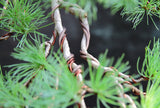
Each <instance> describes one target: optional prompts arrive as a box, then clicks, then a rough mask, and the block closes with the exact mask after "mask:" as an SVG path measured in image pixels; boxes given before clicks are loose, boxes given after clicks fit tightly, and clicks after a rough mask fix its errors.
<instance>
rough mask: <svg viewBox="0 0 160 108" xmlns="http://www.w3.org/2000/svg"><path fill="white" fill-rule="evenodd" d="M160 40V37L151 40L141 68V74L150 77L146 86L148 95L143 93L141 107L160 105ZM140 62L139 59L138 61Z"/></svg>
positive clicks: (152, 107)
mask: <svg viewBox="0 0 160 108" xmlns="http://www.w3.org/2000/svg"><path fill="white" fill-rule="evenodd" d="M159 52H160V42H159V39H158V40H157V41H156V40H155V39H154V40H153V45H151V41H150V42H149V44H148V46H147V47H146V48H145V58H144V61H143V65H142V69H141V71H140V70H139V74H141V75H143V76H146V77H148V78H149V79H150V80H149V81H148V84H147V87H146V96H144V95H141V107H142V108H158V107H159V106H160V103H159V101H158V100H159V99H160V87H159V85H160V80H159V78H160V64H159V60H160V53H159ZM137 64H139V59H138V63H137Z"/></svg>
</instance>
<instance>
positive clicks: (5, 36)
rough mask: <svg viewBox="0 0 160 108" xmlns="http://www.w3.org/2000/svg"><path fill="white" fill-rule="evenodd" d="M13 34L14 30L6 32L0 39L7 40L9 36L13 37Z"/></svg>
mask: <svg viewBox="0 0 160 108" xmlns="http://www.w3.org/2000/svg"><path fill="white" fill-rule="evenodd" d="M12 35H14V33H13V32H9V33H6V34H5V35H3V36H1V37H0V41H1V40H7V39H8V38H9V37H11V36H12Z"/></svg>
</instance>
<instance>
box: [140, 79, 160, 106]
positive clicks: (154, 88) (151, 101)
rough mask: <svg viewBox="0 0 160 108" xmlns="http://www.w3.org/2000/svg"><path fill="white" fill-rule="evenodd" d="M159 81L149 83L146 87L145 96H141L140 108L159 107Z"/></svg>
mask: <svg viewBox="0 0 160 108" xmlns="http://www.w3.org/2000/svg"><path fill="white" fill-rule="evenodd" d="M159 85H160V80H159V79H156V80H153V81H150V83H149V84H148V85H147V88H148V89H147V92H146V93H147V95H146V96H143V95H141V108H158V107H159V106H160V103H159V99H160V86H159Z"/></svg>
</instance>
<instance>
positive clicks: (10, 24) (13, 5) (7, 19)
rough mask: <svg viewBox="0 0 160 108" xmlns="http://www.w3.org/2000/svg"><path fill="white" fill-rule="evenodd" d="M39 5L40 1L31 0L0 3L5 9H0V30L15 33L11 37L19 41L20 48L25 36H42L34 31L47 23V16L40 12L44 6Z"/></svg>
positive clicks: (13, 0) (3, 1)
mask: <svg viewBox="0 0 160 108" xmlns="http://www.w3.org/2000/svg"><path fill="white" fill-rule="evenodd" d="M40 3H41V1H36V2H35V1H33V0H8V3H6V1H5V0H1V1H0V4H1V5H3V6H4V7H5V8H3V7H1V8H0V12H1V16H0V19H1V20H0V29H2V30H5V31H8V32H15V35H13V37H14V38H15V39H16V40H19V41H21V42H20V45H19V46H20V47H21V45H22V44H23V43H24V41H25V40H26V38H27V36H31V34H30V33H34V34H40V35H43V34H42V33H40V32H38V31H36V30H38V29H39V28H40V26H42V24H44V23H45V22H46V21H47V18H48V16H49V14H48V15H47V16H45V14H44V13H45V11H43V10H42V8H43V7H44V6H43V5H40Z"/></svg>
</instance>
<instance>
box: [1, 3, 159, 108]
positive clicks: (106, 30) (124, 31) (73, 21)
mask: <svg viewBox="0 0 160 108" xmlns="http://www.w3.org/2000/svg"><path fill="white" fill-rule="evenodd" d="M61 13H62V14H61V15H62V21H63V26H64V27H66V29H67V39H68V41H69V45H70V49H71V52H72V53H73V54H74V55H75V59H76V63H77V64H83V63H85V62H84V60H82V59H81V58H80V57H79V55H80V54H79V50H80V42H81V38H82V30H81V27H80V24H79V20H78V19H77V18H75V17H74V16H72V15H70V14H67V13H65V11H63V10H62V11H61ZM97 14H98V19H97V20H96V21H94V22H93V23H92V25H90V32H91V40H90V46H89V49H88V52H89V53H91V54H92V55H93V56H95V57H96V58H97V57H98V55H99V54H100V53H103V52H105V50H106V49H108V50H109V53H108V56H109V57H113V56H114V57H115V58H118V57H120V56H121V54H122V53H125V59H124V61H129V62H130V65H131V69H130V72H131V73H130V74H133V73H135V74H136V73H137V68H136V63H137V59H138V57H141V60H140V64H142V60H143V59H144V52H145V47H146V46H147V45H148V42H149V41H150V40H153V38H154V37H156V38H159V37H160V33H159V31H158V30H157V29H156V28H155V27H154V25H153V24H152V22H151V21H150V25H147V23H146V18H144V20H143V22H141V23H140V24H139V25H138V27H137V28H136V30H133V29H132V23H131V22H127V21H125V18H122V17H121V16H120V12H119V13H117V14H116V15H114V16H113V15H111V14H110V10H109V9H107V10H105V9H103V8H102V7H101V6H98V13H97ZM48 20H49V22H51V19H48ZM156 24H157V26H158V27H159V28H160V23H159V19H157V21H156ZM53 29H54V25H51V26H49V27H47V28H43V29H41V30H40V31H41V32H43V33H45V34H47V35H48V36H51V35H52V31H53ZM5 33H6V32H5V31H0V36H2V35H3V34H5ZM16 45H17V42H16V41H14V40H13V39H12V38H9V39H8V40H6V41H0V65H1V66H2V70H3V71H5V70H8V69H6V68H3V66H4V65H9V64H14V63H18V62H19V61H17V60H15V59H13V58H12V57H11V56H10V54H11V52H13V49H14V48H15V47H16ZM55 47H56V48H58V47H59V46H58V40H57V41H56V44H55ZM56 48H55V49H56ZM89 104H92V103H89ZM88 106H90V105H88Z"/></svg>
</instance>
